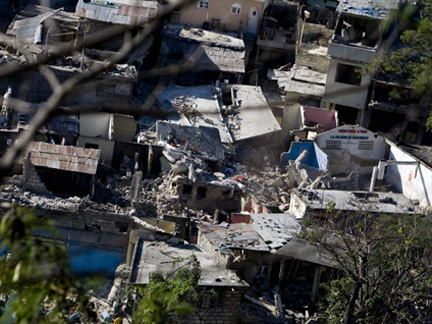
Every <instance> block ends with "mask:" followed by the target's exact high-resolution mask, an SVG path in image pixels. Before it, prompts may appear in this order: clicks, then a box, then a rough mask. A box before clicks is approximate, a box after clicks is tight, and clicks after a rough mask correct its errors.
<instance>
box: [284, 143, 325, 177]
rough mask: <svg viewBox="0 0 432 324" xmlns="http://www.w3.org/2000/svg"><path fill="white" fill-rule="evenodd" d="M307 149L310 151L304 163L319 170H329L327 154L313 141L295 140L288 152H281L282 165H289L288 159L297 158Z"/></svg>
mask: <svg viewBox="0 0 432 324" xmlns="http://www.w3.org/2000/svg"><path fill="white" fill-rule="evenodd" d="M304 150H306V151H307V152H308V153H307V154H306V156H305V158H304V159H303V161H302V163H303V164H306V165H308V166H311V167H313V168H316V169H319V170H323V171H325V170H327V155H326V154H325V153H324V152H323V151H322V150H321V149H320V148H319V147H318V146H317V145H316V144H315V143H313V142H293V143H291V147H290V149H289V151H288V152H285V153H282V154H281V164H282V167H286V166H287V165H288V161H290V160H293V161H294V160H295V159H297V158H298V157H299V155H300V154H301V153H302V152H303V151H304Z"/></svg>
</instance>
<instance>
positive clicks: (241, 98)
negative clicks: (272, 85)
mask: <svg viewBox="0 0 432 324" xmlns="http://www.w3.org/2000/svg"><path fill="white" fill-rule="evenodd" d="M231 96H232V101H233V105H234V106H235V108H236V111H237V115H235V118H232V119H231V120H230V121H229V123H228V125H229V128H230V131H231V134H232V136H233V138H234V141H242V140H246V139H250V138H253V137H258V136H262V135H267V134H271V133H275V132H277V131H280V130H281V128H280V126H279V123H278V122H277V120H276V118H275V117H274V115H273V113H272V111H271V109H270V107H269V106H268V104H267V100H266V98H265V96H264V94H263V92H262V90H261V87H255V86H248V85H234V86H232V88H231Z"/></svg>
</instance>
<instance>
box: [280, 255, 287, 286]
mask: <svg viewBox="0 0 432 324" xmlns="http://www.w3.org/2000/svg"><path fill="white" fill-rule="evenodd" d="M285 263H286V261H285V260H281V263H280V269H279V285H281V284H282V282H283V280H284V277H285Z"/></svg>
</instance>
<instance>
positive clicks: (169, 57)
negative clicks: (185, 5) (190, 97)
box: [159, 24, 247, 85]
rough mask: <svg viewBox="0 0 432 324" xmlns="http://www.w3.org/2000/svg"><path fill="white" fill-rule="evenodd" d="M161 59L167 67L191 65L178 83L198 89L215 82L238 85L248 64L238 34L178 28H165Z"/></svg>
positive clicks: (244, 49) (242, 43) (178, 77)
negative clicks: (197, 86) (198, 86)
mask: <svg viewBox="0 0 432 324" xmlns="http://www.w3.org/2000/svg"><path fill="white" fill-rule="evenodd" d="M159 58H160V59H161V61H162V62H164V63H163V64H164V65H166V64H172V63H174V64H176V63H182V62H184V61H186V62H187V63H189V64H191V71H190V72H188V73H183V74H181V75H179V76H177V77H176V79H175V80H176V81H177V82H179V83H180V84H184V85H199V84H203V83H208V82H209V81H210V80H211V81H213V80H215V79H216V80H217V79H222V80H223V79H228V80H230V81H232V82H239V81H241V80H242V78H243V74H244V73H245V69H246V64H247V58H246V48H245V43H244V41H243V40H242V39H240V38H237V36H236V35H235V34H234V35H233V34H232V33H227V34H221V33H217V32H214V31H211V30H204V29H199V28H193V27H185V26H184V25H176V24H166V25H164V29H163V31H162V47H161V50H160V53H159ZM191 72H192V73H191Z"/></svg>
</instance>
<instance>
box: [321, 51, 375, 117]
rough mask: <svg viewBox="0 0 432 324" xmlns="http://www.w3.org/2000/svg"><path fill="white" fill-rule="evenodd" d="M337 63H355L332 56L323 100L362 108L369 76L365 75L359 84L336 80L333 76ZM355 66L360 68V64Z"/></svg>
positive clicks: (334, 75)
mask: <svg viewBox="0 0 432 324" xmlns="http://www.w3.org/2000/svg"><path fill="white" fill-rule="evenodd" d="M338 63H342V64H349V65H356V64H353V63H351V62H348V61H341V60H336V59H333V58H332V59H330V63H329V69H328V73H327V81H326V87H325V91H324V98H323V100H324V101H325V102H329V103H334V104H338V105H343V106H348V107H352V108H357V109H364V107H365V105H366V100H367V95H368V89H369V84H370V80H371V78H370V77H369V76H365V77H364V78H363V79H362V81H361V83H360V85H350V84H345V83H340V82H336V81H335V78H336V69H337V65H338ZM357 66H358V68H359V69H361V65H357Z"/></svg>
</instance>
